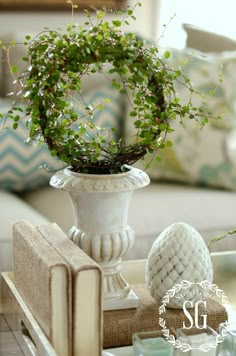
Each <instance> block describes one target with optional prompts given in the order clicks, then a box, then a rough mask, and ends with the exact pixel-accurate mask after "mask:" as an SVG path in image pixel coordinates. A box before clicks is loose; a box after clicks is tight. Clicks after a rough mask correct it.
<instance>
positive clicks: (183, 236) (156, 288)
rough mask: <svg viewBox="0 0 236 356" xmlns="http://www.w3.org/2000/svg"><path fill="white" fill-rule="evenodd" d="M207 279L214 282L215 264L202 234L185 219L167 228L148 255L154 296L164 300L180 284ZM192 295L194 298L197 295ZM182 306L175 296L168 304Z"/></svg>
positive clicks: (148, 277)
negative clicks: (170, 290) (169, 291)
mask: <svg viewBox="0 0 236 356" xmlns="http://www.w3.org/2000/svg"><path fill="white" fill-rule="evenodd" d="M204 280H207V281H209V282H210V283H212V280H213V267H212V262H211V256H210V253H209V250H208V248H207V246H206V243H205V241H204V239H203V238H202V236H201V235H200V234H199V232H198V231H197V230H195V229H194V228H193V227H192V226H190V225H188V224H186V223H183V222H178V223H175V224H173V225H171V226H169V227H167V228H166V229H165V230H164V231H163V232H162V233H161V234H160V235H159V236H158V237H157V239H156V240H155V241H154V243H153V245H152V248H151V250H150V252H149V255H148V261H147V267H146V283H147V287H148V289H149V291H150V293H151V295H152V296H153V297H154V298H155V299H156V300H157V301H158V302H160V301H161V300H162V298H163V297H164V295H165V294H166V292H167V291H168V290H169V289H170V288H172V287H173V286H174V285H176V284H177V283H180V282H182V281H189V282H193V283H198V282H202V281H204ZM183 298H184V296H183ZM189 298H192V300H194V295H192V296H190V297H189V296H188V299H189ZM182 306H183V303H182V301H181V300H179V299H176V300H174V298H173V300H172V301H171V302H170V303H169V305H168V307H170V308H182Z"/></svg>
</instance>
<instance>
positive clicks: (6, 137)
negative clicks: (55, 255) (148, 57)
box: [0, 25, 236, 272]
mask: <svg viewBox="0 0 236 356" xmlns="http://www.w3.org/2000/svg"><path fill="white" fill-rule="evenodd" d="M188 29H189V30H190V29H191V31H190V32H189V33H188ZM185 30H186V31H187V38H188V41H187V43H188V48H186V49H181V50H180V49H178V50H177V49H172V57H171V58H172V59H171V60H172V61H173V62H172V63H173V64H174V65H176V67H178V66H179V65H182V64H183V63H185V64H186V74H187V75H188V76H190V78H191V79H192V80H193V81H195V82H197V85H198V87H199V88H200V89H201V92H202V91H203V92H205V93H206V96H207V95H208V94H207V93H208V92H209V91H210V90H211V88H214V90H215V95H213V96H212V97H211V96H209V97H207V100H206V102H207V106H208V107H209V109H210V110H211V111H212V112H213V114H214V115H218V113H221V112H222V113H223V118H222V119H221V120H210V122H209V124H208V125H207V126H206V127H205V128H203V129H202V130H200V129H199V128H198V127H196V126H195V125H190V126H188V125H186V127H183V126H184V125H178V126H176V130H175V132H174V133H173V134H171V137H170V138H171V140H172V141H173V142H174V145H173V147H169V148H167V149H165V150H163V152H160V154H159V153H158V154H159V155H160V156H161V157H162V160H161V162H160V163H153V164H152V165H151V167H150V168H149V169H148V170H147V173H148V174H149V176H150V178H151V184H150V185H149V186H147V187H146V188H143V189H140V190H137V191H135V192H134V194H133V197H132V200H131V203H130V209H129V220H128V223H129V225H130V226H131V227H132V228H133V230H134V232H135V236H136V239H135V243H134V246H133V248H132V250H131V251H130V252H129V253H128V254H127V255H126V256H125V259H127V260H128V259H142V258H146V257H147V256H148V253H149V250H150V248H151V246H152V243H153V241H154V240H155V239H156V238H157V236H158V235H159V234H160V233H161V232H162V231H163V230H164V229H165V228H166V227H168V226H169V225H170V224H172V223H175V222H179V221H182V222H186V223H189V224H190V225H192V226H193V227H194V228H195V229H196V230H198V231H199V233H200V234H201V235H202V236H203V238H204V239H205V241H206V243H207V244H208V243H209V241H210V240H211V239H212V238H213V237H216V236H220V235H221V234H223V233H225V232H227V231H229V230H232V229H234V228H236V214H235V212H236V192H235V190H236V155H235V151H236V135H235V131H234V128H235V118H236V112H235V111H236V95H235V96H234V91H235V88H234V87H235V84H234V83H235V79H236V77H235V73H236V70H235V69H236V53H235V52H234V48H232V47H231V42H230V48H227V46H226V48H224V51H223V52H222V51H221V49H219V50H220V51H221V52H219V51H218V52H217V48H215V47H217V46H215V47H214V52H211V53H206V52H207V51H206V50H205V49H206V47H204V49H203V50H202V52H199V51H201V48H199V44H198V48H197V52H196V51H195V50H194V51H193V50H192V49H191V38H189V36H190V37H191V36H192V34H193V31H194V28H192V27H191V26H190V27H188V26H187V25H186V26H185ZM198 32H199V29H196V33H194V36H195V37H194V41H196V36H197V34H198ZM213 35H214V36H217V35H215V34H210V36H213ZM199 38H200V39H201V38H202V37H201V32H200V34H199ZM204 38H205V41H207V38H206V34H205V33H204ZM200 43H201V41H200ZM216 43H217V40H216ZM204 46H206V44H205V43H204ZM192 47H194V46H192ZM227 49H228V50H227ZM13 55H14V59H16V60H17V59H19V57H20V56H22V48H20V49H14V51H13ZM2 56H3V58H2V61H1V64H2V68H1V78H2V80H1V83H0V90H1V99H0V111H4V110H5V109H7V108H8V107H9V105H10V99H9V98H7V97H6V95H7V93H8V92H10V91H11V89H12V79H11V78H9V73H8V70H7V67H6V63H5V60H4V53H2ZM186 58H187V61H186ZM222 63H223V64H224V66H223V70H222ZM219 68H220V69H219ZM219 77H220V80H219ZM221 77H223V82H222V81H221ZM85 86H86V95H87V97H88V100H90V99H91V100H94V97H97V96H100V95H102V96H104V95H107V92H110V89H109V87H108V84H107V83H105V82H104V83H103V82H102V81H101V80H100V78H93V80H92V81H91V80H90V81H88V83H85ZM179 90H180V91H179V95H180V97H181V96H182V99H183V100H187V99H186V98H185V92H184V89H181V88H180V89H179ZM109 95H110V94H109ZM112 95H114V97H113V98H112V100H111V107H109V108H108V110H107V111H106V112H103V114H102V116H101V117H98V118H97V120H98V122H99V120H102V121H103V122H104V120H105V121H106V122H107V123H108V125H116V127H117V128H118V130H119V132H121V134H122V135H124V137H126V139H127V140H128V138H129V137H132V127H131V125H130V123H129V120H127V115H126V110H125V103H124V101H123V99H121V98H120V97H118V96H117V94H112ZM89 98H90V99H89ZM200 99H201V98H196V102H197V103H198V101H199V100H200ZM2 125H3V122H2ZM7 126H8V124H6V125H5V127H4V130H2V132H1V134H0V157H1V159H0V189H1V190H0V212H1V213H0V246H1V247H0V271H1V272H2V271H7V270H11V269H12V225H13V223H14V222H15V221H17V220H28V221H30V222H31V223H33V224H35V225H38V224H44V223H47V222H49V221H53V222H56V223H57V224H58V225H59V226H60V227H61V228H62V229H63V230H64V231H65V232H67V231H68V230H69V229H70V227H71V226H72V225H73V211H72V205H71V202H70V198H69V196H68V194H67V193H66V192H63V191H60V190H56V189H54V188H52V187H50V185H49V180H50V177H51V176H52V174H53V173H54V172H55V171H57V170H58V169H61V168H63V167H62V165H61V163H60V162H58V161H55V159H54V158H52V157H51V156H50V154H49V153H48V151H47V148H46V147H44V146H34V145H31V146H29V145H27V144H26V143H24V140H25V139H26V138H27V132H26V129H25V127H23V126H22V127H20V129H19V130H16V131H14V130H12V129H11V128H10V127H9V128H7ZM9 126H10V125H9ZM142 163H143V162H139V163H138V164H137V166H139V167H141V166H142ZM227 250H236V236H235V237H234V236H229V237H227V238H225V239H224V240H222V241H219V242H217V243H215V244H214V245H212V248H211V251H227Z"/></svg>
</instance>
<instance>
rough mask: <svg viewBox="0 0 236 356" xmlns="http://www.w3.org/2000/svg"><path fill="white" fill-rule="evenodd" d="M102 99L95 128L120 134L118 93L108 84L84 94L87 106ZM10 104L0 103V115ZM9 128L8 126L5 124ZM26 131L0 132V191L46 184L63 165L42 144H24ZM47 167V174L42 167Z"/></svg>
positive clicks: (121, 107)
mask: <svg viewBox="0 0 236 356" xmlns="http://www.w3.org/2000/svg"><path fill="white" fill-rule="evenodd" d="M105 98H109V99H110V102H109V103H108V104H106V106H105V107H104V109H103V110H98V111H97V112H96V113H95V115H94V120H95V121H96V123H97V125H102V126H106V127H114V128H116V129H117V134H119V133H120V132H121V126H122V114H123V110H124V108H123V104H122V102H123V100H122V96H121V95H120V94H119V92H117V91H115V90H111V87H110V86H108V85H105V86H102V87H99V88H98V89H96V90H95V89H93V90H91V91H89V92H88V93H87V94H85V95H84V97H83V99H84V100H85V101H86V103H87V104H92V103H98V102H100V103H101V101H102V100H104V99H105ZM9 106H10V102H9V101H8V100H6V99H2V100H1V101H0V112H4V111H6V110H7V109H8V108H9ZM9 126H10V125H9ZM27 135H28V131H27V129H26V127H25V125H24V124H23V123H21V124H20V126H19V128H18V129H17V130H13V129H11V128H9V129H5V130H3V131H2V132H1V133H0V188H1V189H6V190H9V191H16V192H22V191H27V190H32V189H37V188H39V187H40V186H43V185H47V184H48V183H49V180H50V177H51V176H52V174H53V173H54V172H55V171H57V170H58V169H61V168H63V163H62V162H60V161H58V160H56V159H55V158H53V157H52V156H51V154H50V152H49V151H48V149H47V147H46V145H41V146H39V145H37V144H36V145H27V144H26V143H25V142H24V141H25V140H26V139H27ZM45 165H46V166H47V167H48V168H49V170H50V172H48V171H47V170H46V169H44V168H40V167H43V166H45Z"/></svg>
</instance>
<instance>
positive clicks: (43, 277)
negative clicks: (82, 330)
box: [13, 221, 72, 356]
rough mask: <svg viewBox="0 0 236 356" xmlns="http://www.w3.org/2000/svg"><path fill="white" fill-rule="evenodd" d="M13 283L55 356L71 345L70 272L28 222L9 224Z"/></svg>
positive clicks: (65, 352) (65, 354)
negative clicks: (10, 228)
mask: <svg viewBox="0 0 236 356" xmlns="http://www.w3.org/2000/svg"><path fill="white" fill-rule="evenodd" d="M13 261H14V275H15V285H16V287H17V289H18V291H19V293H20V294H21V296H22V298H23V299H24V301H25V303H26V304H27V305H28V307H29V309H30V311H31V313H32V314H33V315H34V317H35V319H36V320H37V322H38V323H39V325H40V327H41V328H42V330H43V332H44V333H45V335H46V336H47V337H48V339H49V340H50V342H51V344H52V345H53V347H54V349H55V350H56V352H57V354H58V355H59V356H68V355H71V354H72V349H71V346H72V345H71V287H72V286H71V272H70V267H69V265H68V264H67V263H66V262H65V260H64V259H63V258H62V257H61V256H60V255H59V254H58V253H57V252H56V251H55V250H54V248H53V247H51V246H50V245H49V244H48V242H47V241H46V240H45V239H44V238H42V236H41V235H40V234H39V233H38V232H37V231H36V229H35V227H33V226H32V225H31V224H30V223H28V222H26V221H19V222H17V223H15V224H14V226H13Z"/></svg>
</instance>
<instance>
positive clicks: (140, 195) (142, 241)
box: [23, 183, 236, 259]
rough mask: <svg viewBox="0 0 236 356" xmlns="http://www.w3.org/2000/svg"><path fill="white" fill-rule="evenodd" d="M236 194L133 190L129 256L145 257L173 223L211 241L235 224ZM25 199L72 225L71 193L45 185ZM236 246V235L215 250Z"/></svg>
mask: <svg viewBox="0 0 236 356" xmlns="http://www.w3.org/2000/svg"><path fill="white" fill-rule="evenodd" d="M235 194H236V193H233V192H229V191H221V190H213V189H204V188H194V187H190V186H183V185H178V184H166V183H152V184H151V185H150V186H148V187H146V188H143V189H139V190H137V191H135V192H134V195H133V197H132V199H131V204H130V209H129V218H128V223H129V225H130V226H131V227H132V228H133V229H134V231H135V236H136V240H135V245H134V248H133V249H132V251H131V252H130V253H129V254H128V255H127V256H126V257H125V258H126V259H136V258H146V257H147V255H148V252H149V250H150V248H151V245H152V243H153V241H154V240H155V238H156V237H157V236H158V235H159V234H160V233H161V232H162V231H163V230H164V229H165V228H166V227H167V226H169V225H171V224H173V223H174V222H179V221H182V222H186V223H188V224H190V225H192V226H193V227H194V228H195V229H197V230H198V231H199V232H200V234H202V236H203V237H204V238H205V240H206V241H207V242H208V241H209V240H210V239H211V238H213V237H215V236H219V234H221V233H224V232H227V231H228V230H230V229H232V228H235V227H236V222H235V211H236V199H235V198H236V197H235ZM23 198H24V199H25V201H26V202H27V203H28V204H30V205H32V206H33V207H34V209H37V210H38V211H39V212H41V213H42V214H45V216H46V217H47V218H48V219H49V220H50V221H55V222H56V223H57V224H58V225H59V226H60V227H61V228H62V229H63V230H64V231H65V232H67V231H69V229H70V228H71V226H72V225H73V221H74V219H73V209H72V205H71V201H70V198H69V195H68V193H66V192H64V191H61V190H58V189H54V188H52V187H45V188H42V189H39V190H37V191H33V192H29V193H24V195H23ZM234 249H236V236H235V237H234V236H232V237H230V238H228V239H225V240H224V241H221V242H218V243H216V244H214V245H213V246H212V251H223V250H234Z"/></svg>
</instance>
